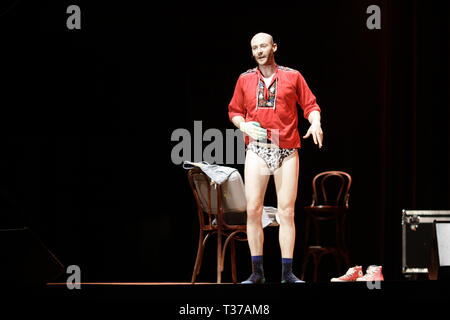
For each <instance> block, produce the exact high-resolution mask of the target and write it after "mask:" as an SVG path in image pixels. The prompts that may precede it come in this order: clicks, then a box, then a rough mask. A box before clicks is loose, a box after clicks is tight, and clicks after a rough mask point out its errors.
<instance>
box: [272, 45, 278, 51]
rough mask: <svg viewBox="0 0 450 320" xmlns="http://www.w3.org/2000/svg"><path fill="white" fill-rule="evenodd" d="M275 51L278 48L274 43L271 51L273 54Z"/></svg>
mask: <svg viewBox="0 0 450 320" xmlns="http://www.w3.org/2000/svg"><path fill="white" fill-rule="evenodd" d="M277 49H278V46H277V44H276V43H274V44H273V45H272V50H273V52H275V51H277Z"/></svg>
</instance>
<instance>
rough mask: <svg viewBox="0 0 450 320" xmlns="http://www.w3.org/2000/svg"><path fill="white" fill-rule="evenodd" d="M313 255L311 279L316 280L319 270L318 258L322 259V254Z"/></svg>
mask: <svg viewBox="0 0 450 320" xmlns="http://www.w3.org/2000/svg"><path fill="white" fill-rule="evenodd" d="M313 257H314V259H313V261H314V275H313V281H314V282H317V274H318V271H319V270H318V269H319V264H320V260H321V259H322V254H320V253H319V254H318V255H316V254H314V255H313Z"/></svg>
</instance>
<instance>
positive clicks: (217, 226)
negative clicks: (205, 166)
mask: <svg viewBox="0 0 450 320" xmlns="http://www.w3.org/2000/svg"><path fill="white" fill-rule="evenodd" d="M188 179H189V184H190V186H191V189H192V192H193V194H194V198H195V201H196V204H197V215H198V221H199V227H200V228H199V229H200V235H199V240H198V249H197V257H196V259H195V265H194V271H193V273H192V280H191V282H192V283H195V280H196V277H197V275H198V274H199V272H200V268H201V265H202V260H203V251H204V248H205V245H206V242H207V240H208V239H209V238H210V237H211V236H212V235H216V236H217V283H221V282H222V271H223V266H224V260H225V252H226V249H227V246H228V245H230V249H231V274H232V280H233V283H236V282H237V276H236V248H235V241H236V240H237V241H246V240H247V238H246V236H247V234H246V231H247V226H246V213H245V212H231V213H226V214H225V213H224V212H223V207H222V196H221V195H222V187H221V186H220V185H212V184H211V180H210V178H209V177H208V176H207V175H206V174H205V173H204V172H203V171H202V170H201V169H199V168H193V169H190V170H189V171H188ZM199 185H202V186H207V192H204V190H199V188H198V186H199ZM242 192H244V190H242ZM213 201H216V204H215V206H214V203H213ZM239 216H240V217H241V219H239V220H241V223H242V224H231V223H232V222H230V220H232V218H233V217H234V218H235V217H239ZM227 221H228V222H229V223H227Z"/></svg>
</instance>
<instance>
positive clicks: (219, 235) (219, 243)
mask: <svg viewBox="0 0 450 320" xmlns="http://www.w3.org/2000/svg"><path fill="white" fill-rule="evenodd" d="M221 264H222V231H221V230H219V231H218V232H217V283H221V282H222V266H221Z"/></svg>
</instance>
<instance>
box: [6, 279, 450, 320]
mask: <svg viewBox="0 0 450 320" xmlns="http://www.w3.org/2000/svg"><path fill="white" fill-rule="evenodd" d="M11 292H14V293H11V294H10V295H9V297H10V298H14V297H15V298H16V299H20V300H21V301H25V300H26V301H32V302H33V304H34V305H36V304H37V305H40V306H41V307H42V306H44V307H45V306H47V307H49V308H52V307H54V306H65V308H69V309H70V308H72V307H73V306H76V307H77V310H80V308H83V307H85V306H88V308H89V309H90V310H92V308H94V309H95V308H96V307H98V308H109V307H110V306H114V307H115V308H118V307H119V306H121V305H125V306H126V305H129V304H131V305H133V306H140V307H144V308H146V309H147V308H149V310H150V309H151V310H152V312H156V313H161V314H162V313H163V314H164V316H163V317H156V318H154V317H151V318H149V319H180V320H183V319H279V318H281V317H285V316H286V315H290V314H291V313H292V312H297V311H299V310H302V311H305V312H306V311H308V312H309V311H314V312H319V313H320V314H333V313H334V312H336V310H338V309H336V308H342V307H344V310H347V311H349V310H348V308H351V309H352V310H353V309H355V308H361V307H363V308H365V307H368V308H369V310H381V309H383V310H385V309H386V308H389V309H390V310H392V309H393V308H394V309H397V311H400V312H403V310H404V312H406V314H408V313H411V314H415V313H416V311H417V310H422V311H431V310H434V311H435V310H436V308H443V307H444V308H447V307H448V306H447V304H449V303H450V283H449V282H444V281H406V280H405V281H384V282H381V283H379V286H378V284H376V283H365V282H361V283H360V282H358V283H305V284H281V283H266V284H263V285H242V284H232V283H224V284H216V283H197V284H195V285H192V284H190V283H175V282H158V283H156V282H82V283H80V289H71V290H70V289H69V288H68V287H67V285H66V284H65V283H49V284H47V285H44V286H39V287H24V288H20V289H17V288H16V289H14V290H13V291H11ZM207 308H210V309H207ZM380 308H381V309H380ZM430 308H431V309H430ZM208 311H211V313H210V314H209V316H207V314H199V312H200V313H201V312H208ZM434 311H433V312H434ZM188 312H197V314H189V313H188ZM233 312H234V313H233ZM264 312H268V314H264ZM447 314H448V312H447Z"/></svg>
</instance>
